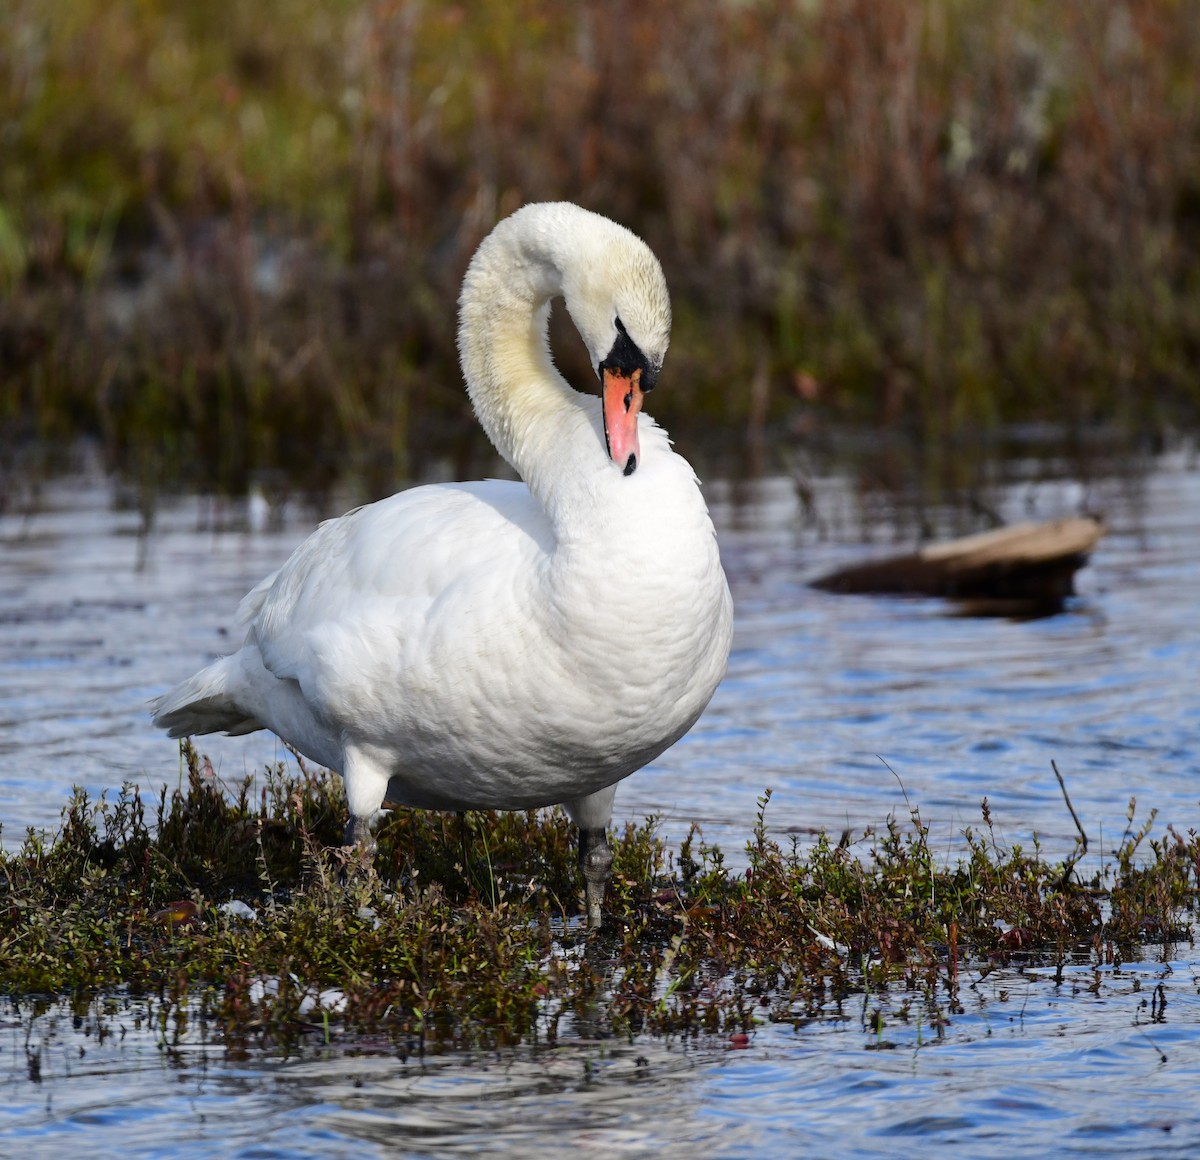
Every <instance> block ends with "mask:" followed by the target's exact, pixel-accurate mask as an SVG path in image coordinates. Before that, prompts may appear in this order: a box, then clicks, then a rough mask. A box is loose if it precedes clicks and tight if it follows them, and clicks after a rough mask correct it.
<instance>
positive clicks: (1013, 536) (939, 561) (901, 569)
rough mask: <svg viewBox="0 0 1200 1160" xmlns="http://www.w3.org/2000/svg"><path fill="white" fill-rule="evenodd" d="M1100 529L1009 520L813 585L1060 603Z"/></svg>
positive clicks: (1084, 523) (1095, 524)
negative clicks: (991, 528)
mask: <svg viewBox="0 0 1200 1160" xmlns="http://www.w3.org/2000/svg"><path fill="white" fill-rule="evenodd" d="M1103 535H1104V524H1103V523H1102V522H1101V521H1100V520H1097V519H1092V518H1090V517H1078V518H1074V519H1063V520H1052V521H1050V522H1048V523H1022V524H1012V525H1010V526H1009V527H1006V528H997V529H996V530H995V531H993V532H982V533H980V534H979V535H974V536H965V537H963V538H962V539H958V540H950V541H947V542H945V543H941V544H931V545H930V546H929V547H927V548H922V549H921V550H920V551H919V552H912V553H909V554H907V555H903V556H890V557H888V558H886V559H883V560H869V561H867V562H866V563H863V564H855V565H852V566H851V567H849V568H839V569H838V570H837V571H836V572H831V573H829V574H828V575H826V576H822V577H821V578H820V579H819V580H815V581H813V586H814V587H815V588H820V589H823V590H824V591H827V592H857V593H894V594H912V595H926V596H948V597H952V598H955V599H960V600H982V601H1002V602H1008V601H1012V602H1017V603H1048V604H1050V603H1058V604H1061V602H1062V601H1063V600H1064V599H1065V598H1066V597H1068V596H1071V595H1074V592H1075V573H1076V572H1077V571H1078V570H1079V569H1080V568H1082V567H1083V565H1084V564H1086V563H1087V561H1088V558H1089V557H1090V556H1091V553H1092V550H1093V549H1094V548H1095V546H1096V544H1097V542H1098V541H1099V540H1100V538H1101V537H1102V536H1103Z"/></svg>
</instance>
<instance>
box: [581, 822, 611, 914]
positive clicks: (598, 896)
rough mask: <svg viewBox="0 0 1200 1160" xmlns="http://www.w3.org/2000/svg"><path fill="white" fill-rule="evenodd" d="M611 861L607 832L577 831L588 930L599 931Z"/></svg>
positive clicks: (601, 830)
mask: <svg viewBox="0 0 1200 1160" xmlns="http://www.w3.org/2000/svg"><path fill="white" fill-rule="evenodd" d="M612 860H613V856H612V850H610V849H609V848H608V831H607V830H605V829H599V830H580V831H579V872H580V873H581V874H582V875H583V890H584V898H585V901H586V902H587V924H588V929H589V930H597V929H599V926H600V920H601V919H602V918H603V907H604V891H605V890H606V889H607V887H608V879H609V875H610V874H611V872H612Z"/></svg>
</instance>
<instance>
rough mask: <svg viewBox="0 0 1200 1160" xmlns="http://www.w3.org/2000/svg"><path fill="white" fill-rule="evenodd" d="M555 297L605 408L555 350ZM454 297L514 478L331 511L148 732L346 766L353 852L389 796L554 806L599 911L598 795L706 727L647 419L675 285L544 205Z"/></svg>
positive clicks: (607, 228) (613, 242) (726, 624)
mask: <svg viewBox="0 0 1200 1160" xmlns="http://www.w3.org/2000/svg"><path fill="white" fill-rule="evenodd" d="M558 294H562V295H563V296H564V297H565V298H566V301H567V307H568V310H569V311H570V312H571V316H572V318H573V319H574V321H575V323H576V325H577V327H578V328H579V330H580V333H581V335H582V337H583V338H584V341H585V342H586V343H587V345H588V347H589V350H590V352H591V354H592V358H593V363H594V365H595V366H596V367H597V369H598V372H599V373H600V374H601V378H602V380H603V383H604V388H605V396H604V400H605V401H604V404H603V410H602V407H601V405H599V402H598V400H596V399H595V398H594V397H592V396H588V395H581V394H579V393H577V392H575V391H573V390H572V389H571V388H570V387H569V386H568V385H567V384H566V382H565V381H564V380H563V379H562V377H561V376H560V375H559V374H558V372H557V371H556V370H555V369H554V367H553V365H552V364H551V361H550V356H549V351H548V347H547V342H546V321H547V316H548V310H549V302H550V300H551V298H553V297H554V296H556V295H558ZM460 307H461V312H460V330H459V345H460V350H461V353H462V361H463V368H464V371H465V373H466V377H467V384H468V389H469V391H470V394H471V398H472V401H473V403H474V405H475V409H476V413H477V414H478V416H479V418H480V421H481V422H482V424H483V426H484V428H485V430H486V431H487V433H488V435H489V436H490V437H491V439H492V441H493V443H494V444H495V445H496V447H497V449H498V450H499V451H500V452H501V454H503V455H504V456H505V458H506V459H508V461H509V462H510V463H512V464H513V466H514V467H515V468H516V469H517V470H518V472H519V473H520V474H521V476H522V478H523V479H524V480H525V483H507V482H500V481H495V480H493V481H488V482H482V483H468V484H449V485H437V486H427V487H418V488H414V489H412V490H409V491H404V492H401V493H399V494H397V495H394V496H392V497H391V498H390V499H385V500H382V501H380V502H378V503H375V504H370V505H368V506H366V507H363V508H359V509H357V510H356V511H353V512H350V513H349V514H347V515H345V516H342V517H341V518H339V519H335V520H330V521H328V522H327V523H324V524H322V525H321V526H320V527H319V528H318V529H317V530H316V531H315V532H314V533H313V534H312V535H311V536H310V537H309V538H308V539H307V540H306V541H305V542H304V543H303V544H301V545H300V547H299V548H297V549H296V551H295V553H294V554H293V555H292V557H291V558H290V559H289V560H288V561H287V563H286V564H284V566H283V567H282V568H281V569H280V570H279V571H278V572H276V573H275V574H274V575H272V576H270V577H268V578H267V579H266V580H264V581H263V582H262V583H261V584H259V585H258V587H256V588H255V589H254V590H253V591H252V592H251V593H250V594H249V595H248V596H247V597H246V598H245V600H243V602H242V604H241V607H240V608H239V610H238V613H239V619H240V620H242V621H244V622H245V623H246V624H247V626H248V628H247V633H246V638H245V642H244V644H243V645H242V648H241V649H240V650H239V651H238V652H237V653H235V654H233V655H232V656H228V657H224V658H222V659H221V660H219V661H217V662H215V663H214V664H212V665H210V666H209V667H208V668H206V669H204V670H202V671H201V672H199V673H197V674H196V675H195V676H194V677H192V678H191V679H190V680H188V681H185V682H184V683H183V684H182V685H180V686H179V687H178V688H176V689H174V690H173V691H172V692H170V693H168V694H167V695H166V696H165V697H163V698H161V699H160V701H159V702H158V703H157V704H156V706H155V722H156V723H157V724H159V725H162V726H164V727H165V728H167V729H168V730H169V731H170V733H171V734H172V736H184V735H187V734H191V733H211V732H217V731H225V732H229V733H246V732H250V731H252V730H255V729H261V728H267V729H270V730H272V731H273V732H275V733H277V734H278V735H279V736H280V737H282V738H284V739H285V740H286V741H288V742H289V743H290V744H292V745H293V746H295V748H296V749H298V750H299V751H300V752H301V753H303V754H305V755H306V756H308V757H310V758H312V759H313V760H315V761H318V762H320V763H321V764H323V765H326V766H329V767H330V768H332V769H335V770H338V771H339V772H340V773H341V774H342V775H343V777H344V778H345V783H346V796H347V800H348V803H349V807H350V814H351V827H350V831H351V833H352V834H353V836H354V837H356V838H357V839H359V840H362V841H366V840H369V831H368V830H367V828H366V822H367V819H369V818H370V817H371V815H373V814H374V813H375V812H376V811H377V810H378V809H379V808H380V807H381V805H382V804H383V803H384V802H385V801H387V802H388V803H389V804H405V805H413V806H421V807H428V808H434V809H468V808H498V809H519V808H526V807H534V806H543V805H551V804H556V803H563V804H564V805H565V806H566V807H567V809H568V811H569V812H570V814H571V816H572V818H573V820H574V821H575V822H576V824H577V825H578V826H579V827H580V832H581V860H582V861H583V862H584V863H585V874H586V875H587V878H588V903H589V919H590V920H591V921H592V922H593V923H595V922H598V920H599V897H598V895H597V893H596V890H597V887H596V879H597V878H599V887H598V889H599V890H600V891H602V890H603V879H604V878H606V877H607V866H608V857H607V845H606V842H605V841H604V839H603V835H604V831H605V829H606V827H607V825H608V823H609V822H610V820H611V815H612V800H613V793H614V788H615V785H616V783H617V782H618V781H620V780H621V779H622V778H624V777H627V776H628V775H629V774H631V773H633V772H634V771H635V770H637V769H639V768H640V767H641V766H643V765H645V764H646V763H647V762H649V761H651V760H652V759H653V758H655V757H656V756H658V754H660V753H661V752H662V751H663V750H664V749H666V748H667V747H668V746H669V745H671V744H672V743H673V742H675V741H676V740H677V739H678V738H679V737H681V736H682V735H683V734H684V733H685V732H686V731H687V730H688V729H689V728H690V727H691V725H692V724H693V723H694V722H695V720H696V719H697V717H699V715H700V713H701V712H702V711H703V709H704V707H705V705H707V704H708V701H709V698H710V697H711V696H712V694H713V691H714V690H715V689H716V687H717V684H718V682H719V681H720V679H721V676H722V674H723V672H724V669H725V663H726V659H727V656H728V652H729V642H730V635H731V619H732V612H731V602H730V597H729V590H728V587H727V585H726V583H725V577H724V573H723V572H722V570H721V565H720V559H719V556H718V553H717V545H716V539H715V536H714V533H713V528H712V524H711V521H710V520H709V516H708V511H707V509H706V508H705V505H704V502H703V500H702V498H701V496H700V491H699V488H698V486H697V483H696V480H695V476H694V475H693V472H692V470H691V468H690V466H689V465H688V464H687V462H686V461H685V460H684V459H682V458H680V457H679V456H678V455H676V454H675V453H674V452H673V451H672V450H671V448H670V444H669V441H668V439H667V437H666V434H665V432H663V431H662V430H661V429H660V428H659V427H657V426H656V425H655V424H654V423H653V421H652V420H650V419H649V418H647V417H646V416H644V415H639V414H638V410H639V406H640V401H641V395H642V390H641V387H642V385H643V384H644V385H645V386H646V388H647V389H648V388H649V387H650V386H652V385H653V379H654V377H655V375H656V374H657V370H658V367H659V366H660V365H661V361H662V357H663V355H664V354H665V352H666V344H667V331H668V329H669V324H670V313H669V311H670V307H669V300H668V299H667V294H666V286H665V282H664V281H663V278H662V272H661V269H660V268H659V266H658V263H657V261H656V260H655V259H654V257H653V255H652V254H651V253H650V251H649V249H648V248H647V247H646V246H645V245H644V244H643V243H642V242H641V241H640V240H638V239H637V238H635V237H634V236H633V235H632V234H630V233H629V232H628V231H626V230H624V229H622V228H621V227H620V226H617V225H615V224H613V223H612V222H609V221H608V220H607V219H605V218H601V217H598V216H597V215H595V214H591V213H588V212H586V211H584V210H581V209H578V208H577V207H575V206H571V205H566V204H551V205H535V206H528V207H526V208H525V209H524V210H521V211H519V212H518V213H516V214H514V215H513V216H512V217H511V218H509V219H507V220H506V221H504V222H502V223H501V224H500V225H499V226H497V227H496V229H495V230H494V231H493V233H492V234H491V235H490V236H489V237H488V239H487V240H485V242H484V243H483V245H482V246H481V247H480V249H479V251H478V253H477V254H476V256H475V258H474V259H473V261H472V263H471V267H470V269H469V270H468V272H467V277H466V280H465V282H464V287H463V293H462V298H461V300H460ZM597 835H599V836H597ZM589 865H590V866H591V871H592V872H588V866H589Z"/></svg>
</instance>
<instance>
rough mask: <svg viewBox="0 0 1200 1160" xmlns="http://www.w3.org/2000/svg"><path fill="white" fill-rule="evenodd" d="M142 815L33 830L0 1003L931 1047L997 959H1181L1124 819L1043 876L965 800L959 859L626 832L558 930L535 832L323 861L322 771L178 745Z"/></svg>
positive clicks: (1175, 864)
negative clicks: (784, 1034) (788, 1035)
mask: <svg viewBox="0 0 1200 1160" xmlns="http://www.w3.org/2000/svg"><path fill="white" fill-rule="evenodd" d="M182 758H183V761H184V763H185V765H184V769H183V774H182V783H181V784H180V785H179V787H178V788H177V789H176V790H175V791H174V792H171V793H168V792H167V791H164V792H163V795H162V797H161V799H160V801H159V802H158V803H157V805H156V806H153V807H152V808H151V811H150V813H151V815H152V816H151V817H147V812H148V811H147V809H146V806H145V804H144V803H143V802H142V800H141V798H140V796H139V795H138V793H137V792H136V791H135V790H132V789H127V790H125V791H124V792H122V793H121V794H120V795H118V796H117V797H116V798H115V799H113V800H111V801H101V802H99V803H92V802H89V801H88V800H87V798H86V796H84V795H82V794H80V795H78V796H77V797H76V798H75V799H74V800H73V801H72V802H71V803H70V804H69V805H68V806H67V807H66V809H65V810H64V812H63V817H62V823H61V826H60V828H59V830H58V831H57V833H56V834H54V835H53V836H49V837H48V836H42V835H36V834H33V833H31V834H30V835H29V836H28V837H27V839H26V840H25V842H24V844H23V845H22V846H21V847H20V848H19V849H15V850H13V851H12V852H10V853H8V854H5V855H4V856H3V859H2V861H0V875H2V877H3V882H4V893H3V896H2V905H0V990H3V991H4V993H6V994H7V995H9V996H10V997H17V998H18V999H20V998H24V999H27V1000H28V999H33V1000H39V1001H40V1000H52V999H54V998H57V997H69V998H70V999H72V1000H73V1001H74V1002H75V1003H76V1004H82V1006H83V1007H84V1008H86V1007H87V1006H88V1005H89V1003H90V1001H91V1000H92V999H93V998H94V997H96V996H100V997H103V996H105V995H109V996H112V995H116V994H124V995H127V996H135V997H141V998H143V999H145V1000H147V1001H148V1002H149V1005H150V1009H151V1010H152V1011H153V1012H154V1013H155V1014H154V1018H155V1019H156V1020H157V1021H158V1026H159V1027H160V1031H161V1034H162V1036H163V1037H164V1042H165V1043H168V1044H169V1043H170V1042H171V1041H172V1039H173V1038H175V1039H177V1038H179V1037H180V1036H183V1035H185V1034H187V1032H188V1029H189V1027H193V1028H194V1027H195V1026H196V1025H197V1023H198V1024H199V1025H200V1026H201V1027H202V1028H206V1029H207V1031H206V1035H207V1036H208V1037H210V1038H214V1039H216V1040H217V1041H218V1042H221V1043H223V1044H224V1045H225V1047H226V1048H227V1049H228V1050H233V1051H242V1050H246V1049H248V1048H250V1047H255V1046H259V1047H269V1048H273V1049H283V1050H295V1049H298V1048H301V1047H303V1046H304V1045H305V1044H306V1043H307V1044H309V1045H318V1044H328V1043H331V1042H333V1041H337V1042H339V1043H341V1044H343V1045H348V1046H352V1047H359V1048H363V1049H367V1050H383V1051H387V1052H399V1053H400V1054H401V1055H407V1054H412V1053H415V1052H437V1051H439V1050H444V1049H447V1048H462V1047H472V1048H475V1047H484V1048H494V1047H498V1046H505V1045H509V1046H511V1045H517V1044H527V1045H528V1044H538V1043H540V1044H543V1045H545V1044H550V1045H553V1044H554V1043H555V1042H556V1040H557V1037H558V1036H559V1034H560V1031H562V1030H563V1029H564V1028H569V1029H570V1033H571V1034H574V1035H578V1034H579V1033H580V1028H585V1029H587V1032H588V1033H590V1034H592V1035H600V1036H601V1037H610V1036H616V1037H626V1038H628V1037H633V1036H635V1035H637V1034H651V1035H667V1036H671V1037H682V1038H683V1039H684V1040H685V1041H687V1040H693V1039H699V1040H708V1039H711V1038H712V1037H717V1036H720V1037H726V1038H728V1037H731V1036H732V1037H735V1038H736V1037H745V1036H747V1035H749V1034H751V1033H752V1032H753V1031H754V1029H755V1027H756V1026H759V1025H761V1024H763V1023H765V1022H768V1021H769V1022H773V1023H785V1024H787V1023H791V1024H794V1025H797V1026H800V1025H803V1024H804V1023H805V1022H806V1021H809V1020H812V1019H816V1018H830V1017H845V1009H846V1007H847V1005H849V1004H851V1003H852V1002H853V1004H854V1006H855V1007H857V1006H858V1005H859V1004H860V1003H862V1004H863V1006H864V1010H865V1009H867V1008H868V1007H869V1009H870V1011H871V1012H872V1014H871V1019H872V1020H873V1025H872V1028H871V1029H872V1030H873V1031H875V1032H876V1033H877V1034H878V1035H879V1037H880V1038H886V1035H887V1033H888V1028H889V1026H894V1025H897V1024H900V1023H905V1024H907V1023H909V1022H910V1021H912V1020H917V1021H918V1022H919V1023H920V1024H921V1025H922V1026H924V1027H925V1028H926V1029H927V1031H928V1034H929V1035H931V1036H934V1037H936V1036H938V1035H939V1034H940V1033H941V1028H942V1027H943V1026H945V1024H946V1022H947V1021H950V1020H953V1018H954V1017H955V1015H956V1013H960V1012H961V1003H962V996H961V990H962V989H963V988H966V987H973V986H975V985H976V984H977V983H978V982H979V981H980V979H981V978H983V977H986V975H987V973H988V972H989V971H990V970H992V969H994V968H995V967H996V966H997V965H1005V966H1007V965H1009V964H1011V963H1013V962H1018V963H1021V964H1027V965H1039V966H1042V967H1049V968H1052V969H1057V970H1058V972H1059V973H1060V977H1061V972H1062V971H1063V970H1064V969H1065V968H1068V967H1069V968H1075V967H1077V966H1078V965H1080V964H1087V963H1092V964H1095V965H1097V966H1098V967H1099V966H1103V965H1108V966H1111V965H1113V964H1119V963H1120V962H1121V961H1122V960H1136V959H1138V958H1141V957H1143V956H1155V955H1159V954H1165V953H1166V952H1167V951H1168V950H1169V948H1170V947H1171V946H1172V945H1173V944H1175V943H1179V942H1185V943H1189V944H1190V942H1191V940H1192V930H1191V925H1190V924H1191V921H1192V918H1193V912H1194V903H1195V896H1196V888H1197V883H1198V875H1200V839H1198V838H1197V835H1196V834H1195V833H1194V832H1192V833H1188V834H1186V835H1184V834H1179V833H1176V832H1175V831H1173V830H1169V831H1168V832H1167V835H1166V836H1165V837H1164V838H1162V839H1161V840H1147V834H1148V832H1149V829H1150V823H1151V822H1152V821H1153V815H1149V816H1147V817H1146V818H1145V819H1144V820H1143V819H1139V818H1138V817H1137V816H1136V815H1135V808H1134V805H1133V803H1131V805H1130V811H1129V817H1128V828H1127V830H1126V832H1125V834H1124V835H1123V837H1122V839H1121V841H1120V843H1119V844H1118V846H1117V847H1116V849H1115V850H1114V851H1112V852H1111V854H1107V855H1102V856H1100V857H1097V856H1096V854H1095V851H1093V852H1092V855H1091V856H1090V858H1089V857H1084V855H1085V849H1084V848H1083V844H1082V830H1081V842H1080V845H1078V846H1077V848H1076V850H1075V851H1074V853H1073V855H1072V856H1071V857H1070V858H1068V859H1067V860H1066V861H1064V862H1057V863H1052V862H1050V861H1049V860H1047V859H1046V858H1044V857H1043V856H1042V854H1041V851H1040V849H1039V847H1038V845H1037V842H1036V840H1034V841H1033V842H1032V844H1031V845H1030V847H1029V848H1028V849H1022V848H1021V847H1020V846H1017V845H1011V846H1006V845H1004V844H1002V843H1001V842H1000V841H999V840H998V838H997V835H996V832H995V830H994V828H993V824H992V819H991V815H990V810H989V806H988V804H987V802H986V801H985V802H984V803H982V807H981V815H980V823H979V825H978V826H977V827H975V828H972V829H971V830H969V831H968V832H967V835H966V853H965V855H963V856H961V857H955V858H950V857H947V856H939V855H938V854H937V853H936V852H935V851H934V850H933V849H932V848H931V846H930V843H929V841H928V830H927V828H926V826H925V825H924V824H923V822H922V819H921V816H920V813H919V810H918V809H917V808H915V807H913V808H911V810H910V812H909V814H908V816H906V817H889V818H887V819H886V821H884V822H883V823H882V824H881V825H880V827H879V828H878V830H875V831H871V830H868V832H866V833H865V834H862V835H859V836H857V837H854V838H852V837H851V836H850V835H848V834H847V835H843V836H842V838H841V840H838V839H837V838H836V837H834V836H831V835H828V834H821V835H819V836H818V837H817V838H816V839H815V840H814V841H812V842H809V843H805V845H803V846H801V845H798V844H797V843H795V842H792V843H791V844H781V843H780V842H779V841H778V840H777V839H776V838H774V837H772V836H770V835H769V833H768V831H767V827H766V816H767V813H768V811H769V794H765V795H764V796H763V798H762V799H761V802H760V808H759V821H758V825H757V827H756V830H755V832H754V834H752V835H751V836H750V837H749V840H748V842H747V845H746V848H745V851H744V856H743V857H741V858H739V862H741V863H743V864H744V869H737V870H733V869H730V868H729V867H728V866H727V865H726V861H725V858H724V857H723V855H722V853H721V851H720V850H718V849H716V848H714V847H711V846H708V845H706V844H705V842H704V840H703V837H702V835H700V834H699V833H697V832H695V831H694V830H693V832H692V833H690V834H689V835H688V836H687V838H686V840H684V841H683V842H682V844H681V845H680V846H679V848H678V849H676V850H671V849H668V848H667V847H666V845H665V844H664V843H663V842H662V840H661V838H660V837H659V835H658V834H657V833H656V828H655V823H654V820H653V819H648V820H647V821H646V822H645V823H642V824H636V825H635V824H629V825H626V827H625V828H624V830H623V831H621V832H619V833H616V834H614V835H613V839H614V840H613V851H614V855H615V863H614V875H613V885H612V888H611V890H610V894H609V909H610V912H611V917H610V919H609V922H608V924H607V928H606V929H605V930H604V931H603V932H601V933H600V934H598V935H593V936H590V937H589V935H588V934H587V932H586V931H585V930H584V928H583V925H582V924H581V922H580V920H579V900H578V898H577V882H576V878H575V866H574V862H575V857H574V846H573V842H572V840H571V835H570V831H569V825H568V823H567V821H566V818H565V817H564V816H563V815H562V813H561V812H555V811H548V812H530V813H508V814H496V815H482V814H471V813H468V814H465V815H457V816H456V815H447V814H439V813H432V812H422V811H407V810H405V811H398V812H396V813H394V814H391V815H390V816H389V817H388V819H387V820H386V821H385V822H384V823H383V824H382V825H381V827H380V829H379V835H378V836H379V853H378V856H377V860H376V867H377V868H378V871H379V872H378V874H374V873H369V872H366V871H364V870H363V869H362V868H361V867H356V866H355V865H354V864H353V863H351V864H350V865H349V866H348V865H347V864H346V863H345V861H344V858H345V853H344V851H338V850H337V849H336V846H337V843H338V842H339V840H340V834H341V816H342V805H341V802H340V786H339V783H338V781H337V779H335V778H333V777H331V776H330V775H327V774H325V773H317V772H312V771H309V770H307V769H304V768H303V766H301V767H300V772H299V773H298V774H296V773H292V774H290V775H289V774H287V773H285V772H284V771H283V770H282V769H276V770H268V771H265V772H264V773H263V774H262V775H261V776H259V777H256V778H254V779H252V780H250V781H246V782H243V783H241V784H238V785H234V786H226V785H223V784H221V783H220V781H219V780H218V779H217V778H216V777H215V776H214V774H213V771H212V767H211V765H209V764H208V762H207V761H206V760H204V759H202V758H200V757H199V756H198V755H197V754H196V752H195V751H194V750H192V749H191V748H189V747H187V746H185V747H184V748H183V751H182Z"/></svg>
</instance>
